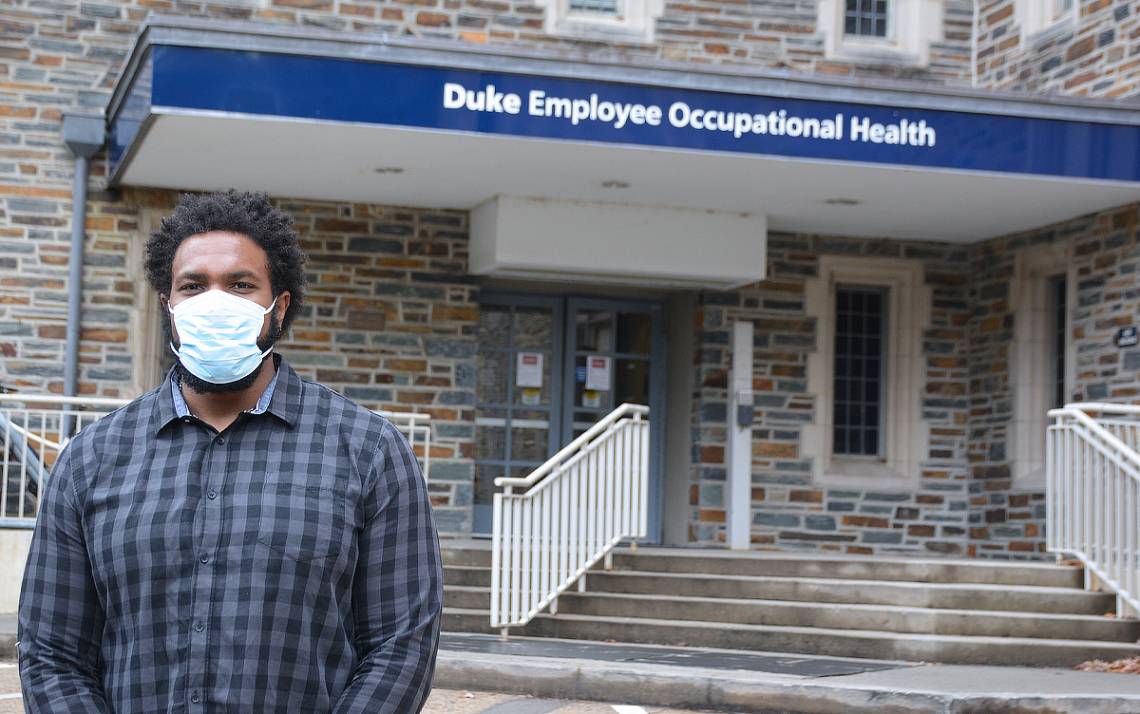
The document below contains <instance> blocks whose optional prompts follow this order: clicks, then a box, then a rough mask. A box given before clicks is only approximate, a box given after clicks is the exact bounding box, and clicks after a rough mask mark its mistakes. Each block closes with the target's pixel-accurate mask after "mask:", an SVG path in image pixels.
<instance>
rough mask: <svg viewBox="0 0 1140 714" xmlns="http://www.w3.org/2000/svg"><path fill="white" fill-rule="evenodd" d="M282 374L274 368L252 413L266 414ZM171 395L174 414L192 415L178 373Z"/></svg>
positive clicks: (251, 410)
mask: <svg viewBox="0 0 1140 714" xmlns="http://www.w3.org/2000/svg"><path fill="white" fill-rule="evenodd" d="M275 367H276V365H275ZM280 374H281V372H279V371H278V370H277V369H274V370H273V379H271V380H270V381H269V386H267V387H266V388H265V391H264V392H262V393H261V396H260V397H258V399H257V404H255V405H254V407H253V409H250V410H249V413H250V414H264V413H265V410H266V409H268V408H269V401H270V400H271V399H273V389H274V387H276V386H277V377H278V376H280ZM170 396H171V398H172V399H173V400H174V415H175V416H177V417H179V418H181V417H188V416H190V405H188V404H187V403H186V398H185V397H183V396H182V389H181V386H180V385H179V381H178V375H177V374H174V375H172V376H171V379H170Z"/></svg>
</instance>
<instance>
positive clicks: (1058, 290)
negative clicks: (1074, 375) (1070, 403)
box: [1049, 275, 1068, 408]
mask: <svg viewBox="0 0 1140 714" xmlns="http://www.w3.org/2000/svg"><path fill="white" fill-rule="evenodd" d="M1066 300H1067V295H1066V291H1065V276H1064V275H1056V276H1053V277H1052V278H1051V279H1050V280H1049V302H1050V306H1049V307H1050V311H1049V312H1050V315H1051V322H1052V324H1051V328H1052V329H1051V332H1052V335H1053V340H1052V343H1053V344H1052V355H1050V356H1051V357H1052V362H1053V370H1052V372H1053V379H1052V392H1053V393H1052V395H1050V396H1051V401H1052V406H1053V407H1054V408H1057V407H1063V406H1065V343H1066V339H1065V338H1066V335H1065V316H1066V313H1067V312H1068V306H1067V304H1066Z"/></svg>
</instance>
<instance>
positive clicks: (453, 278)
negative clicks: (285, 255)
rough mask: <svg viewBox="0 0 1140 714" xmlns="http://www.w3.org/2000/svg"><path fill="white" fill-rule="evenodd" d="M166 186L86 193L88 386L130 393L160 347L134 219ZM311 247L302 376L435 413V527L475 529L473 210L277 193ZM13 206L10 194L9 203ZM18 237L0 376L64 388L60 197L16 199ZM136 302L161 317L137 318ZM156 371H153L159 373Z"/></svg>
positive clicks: (296, 353)
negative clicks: (26, 260) (23, 229)
mask: <svg viewBox="0 0 1140 714" xmlns="http://www.w3.org/2000/svg"><path fill="white" fill-rule="evenodd" d="M175 200H176V194H175V193H174V192H168V191H138V190H127V191H126V192H124V193H123V194H122V195H115V196H111V195H107V194H98V195H95V196H93V200H92V202H91V205H90V209H89V215H88V219H87V228H88V237H87V252H86V255H85V259H84V263H85V270H84V307H83V331H82V339H81V365H80V385H81V391H82V392H83V393H84V394H99V395H104V396H127V397H129V396H136V395H137V393H138V392H139V391H141V390H142V389H146V388H150V387H152V386H154V385H151V384H146V385H139V387H137V388H132V385H133V382H134V378H135V376H136V372H137V371H139V370H143V369H145V368H146V367H147V366H149V365H142V364H139V362H140V361H141V360H143V359H146V358H148V356H149V357H150V358H152V359H155V358H158V355H159V354H160V350H152V351H151V352H150V353H147V352H146V351H145V350H143V349H141V345H142V344H143V343H148V342H150V343H158V344H160V343H161V332H160V327H159V324H158V323H157V321H156V320H157V316H156V315H155V313H154V312H153V311H152V312H150V313H145V309H144V308H145V302H146V301H152V300H154V299H155V297H154V295H153V294H152V293H151V291H150V288H149V286H147V285H146V284H145V282H144V281H143V278H142V273H141V267H140V266H141V256H142V250H141V246H142V243H143V241H144V240H145V236H144V235H143V234H142V233H141V231H140V223H142V222H143V220H142V219H143V216H144V214H145V213H146V212H148V211H149V212H152V215H155V216H158V215H161V214H163V213H165V212H168V211H169V210H170V209H171V208H172V207H173V205H174V201H175ZM277 203H278V205H279V206H280V207H281V208H282V209H284V210H286V211H288V212H289V213H290V214H291V215H293V216H294V217H295V218H296V224H297V231H298V233H299V234H300V236H301V239H302V244H303V247H304V249H305V251H306V253H307V254H308V256H309V262H308V264H307V266H306V274H307V277H308V281H309V288H308V296H307V299H306V305H305V307H304V309H303V311H302V312H301V313H300V314H299V315H298V317H297V319H296V321H295V322H294V324H293V327H292V329H291V330H290V333H289V334H288V335H287V338H286V339H285V340H284V341H283V342H282V344H281V352H282V353H283V354H284V355H285V356H286V357H287V358H288V359H289V360H290V362H291V363H292V364H293V365H294V366H295V367H296V368H297V370H298V372H300V373H301V374H302V375H304V376H306V377H308V378H310V379H315V380H317V381H319V382H321V383H323V384H325V385H327V386H329V387H331V388H333V389H336V390H337V391H339V392H341V393H343V394H345V395H347V396H348V397H349V398H351V399H353V400H354V401H356V402H358V403H360V404H363V405H365V406H368V407H369V408H373V409H381V410H391V411H416V412H421V413H427V414H430V415H431V417H432V439H433V442H432V451H431V481H432V483H431V491H432V496H433V501H434V503H435V505H436V513H437V518H438V520H439V523H440V528H441V530H444V531H449V532H463V531H468V530H470V508H469V505H470V503H471V492H472V480H473V478H474V472H473V465H472V463H473V462H472V458H473V456H474V418H475V415H474V404H475V391H474V390H475V337H476V335H475V328H476V325H477V312H476V307H475V297H476V286H475V285H474V279H473V278H472V277H471V276H470V275H468V274H467V213H466V212H463V211H441V210H426V209H413V208H400V207H392V206H378V205H371V204H338V203H328V202H316V201H300V200H292V199H279V200H278V201H277ZM9 205H10V206H11V205H12V204H11V202H10V203H9ZM17 205H18V206H19V207H20V209H21V210H23V211H25V213H19V214H14V215H10V216H9V220H10V221H11V223H12V224H13V225H21V224H24V225H28V226H32V225H34V226H37V228H34V229H31V228H30V229H28V234H27V235H25V236H24V238H23V239H22V240H23V241H24V242H23V243H21V244H18V247H19V249H20V250H22V251H23V252H22V253H18V254H19V255H22V256H29V255H35V254H36V252H38V257H39V261H40V265H43V264H44V263H46V264H47V265H48V266H52V268H54V266H57V265H58V266H61V267H60V268H59V270H58V271H55V270H53V269H52V268H40V267H37V266H36V265H35V264H34V263H33V264H31V265H28V266H24V265H22V264H21V265H17V266H16V267H17V270H15V271H12V272H8V271H5V272H4V274H3V277H0V305H3V307H4V308H5V311H6V315H5V319H4V320H2V321H0V354H3V355H4V356H5V359H4V360H3V368H2V370H0V387H3V388H6V389H18V390H20V391H31V392H34V391H44V390H47V391H51V392H61V391H62V386H63V385H62V376H63V368H62V354H63V333H64V329H65V321H66V291H65V289H64V279H65V276H66V272H65V271H66V260H67V254H66V252H65V251H66V250H67V244H66V243H65V242H60V241H57V240H51V239H50V237H48V236H47V235H46V234H45V237H44V239H43V240H42V241H40V240H39V239H38V238H37V236H39V235H40V233H39V231H45V232H46V231H48V227H50V228H51V229H52V230H60V231H62V230H64V226H65V224H66V218H64V217H61V216H60V214H59V209H58V204H57V203H55V202H52V201H42V200H38V199H22V202H20V203H18V204H17ZM140 314H149V315H150V317H151V318H153V319H154V320H155V321H154V322H152V323H151V324H141V323H140V322H139V317H140ZM154 371H155V370H153V369H150V370H148V372H149V373H153V372H154Z"/></svg>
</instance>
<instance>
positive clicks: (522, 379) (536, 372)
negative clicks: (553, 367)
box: [515, 352, 542, 387]
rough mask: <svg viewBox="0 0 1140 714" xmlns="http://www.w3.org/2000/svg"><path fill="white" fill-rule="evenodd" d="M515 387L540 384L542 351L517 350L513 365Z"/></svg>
mask: <svg viewBox="0 0 1140 714" xmlns="http://www.w3.org/2000/svg"><path fill="white" fill-rule="evenodd" d="M515 386H516V387H541V386H542V353H541V352H519V353H518V362H517V364H516V365H515Z"/></svg>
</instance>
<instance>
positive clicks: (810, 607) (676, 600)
mask: <svg viewBox="0 0 1140 714" xmlns="http://www.w3.org/2000/svg"><path fill="white" fill-rule="evenodd" d="M482 597H483V599H482V600H480V599H478V598H465V599H463V600H462V601H460V599H459V598H458V597H456V598H453V599H452V600H450V601H449V600H448V599H447V595H446V594H445V596H444V603H445V604H448V605H450V604H453V603H454V604H455V605H456V606H458V607H478V608H481V609H485V608H488V607H490V604H489V603H490V591H489V590H488V591H486V592H485V594H483V596H482ZM460 602H462V603H463V604H459V603H460ZM1012 604H1014V603H1007V606H1009V605H1012ZM558 612H559V614H568V615H569V614H573V615H598V616H603V617H642V616H646V615H650V616H652V617H655V618H658V619H663V620H701V621H709V620H715V621H718V622H724V623H740V624H745V625H785V626H793V627H823V628H830V629H837V630H878V631H882V632H906V633H914V634H932V635H967V636H985V637H1042V638H1048V639H1074V640H1098V641H1109V642H1124V643H1127V644H1133V643H1135V642H1136V641H1137V639H1140V621H1137V620H1128V619H1117V618H1108V617H1103V616H1099V615H1068V614H1052V613H1040V612H1035V613H1024V612H996V611H995V612H989V611H978V610H944V609H931V608H922V607H900V606H897V605H889V606H884V605H862V604H830V603H809V602H790V601H783V600H747V599H731V598H703V597H681V596H678V595H638V594H624V593H605V592H585V593H577V592H567V593H563V594H562V595H560V596H559V598H558Z"/></svg>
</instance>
